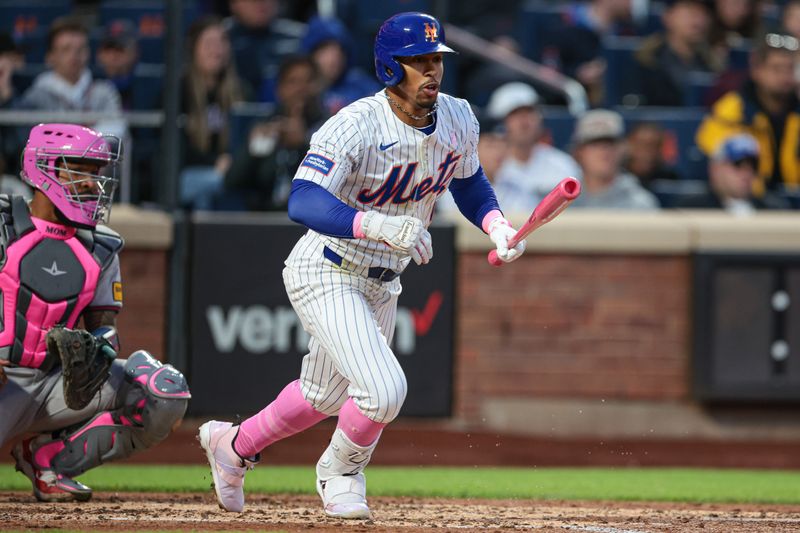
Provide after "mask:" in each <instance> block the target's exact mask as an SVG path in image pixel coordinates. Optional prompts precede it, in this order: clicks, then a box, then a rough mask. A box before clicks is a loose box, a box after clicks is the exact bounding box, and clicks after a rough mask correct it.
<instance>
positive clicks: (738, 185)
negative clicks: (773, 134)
mask: <svg viewBox="0 0 800 533" xmlns="http://www.w3.org/2000/svg"><path fill="white" fill-rule="evenodd" d="M759 159H760V149H759V146H758V142H757V141H756V140H755V138H753V137H752V136H751V135H748V134H746V133H740V134H738V135H733V136H731V137H728V138H727V139H725V140H724V141H723V142H722V143H721V144H720V146H719V148H718V149H717V151H716V152H715V153H714V155H713V157H712V158H711V159H710V161H709V164H708V185H709V190H708V192H707V193H705V194H703V195H699V196H691V197H688V198H686V199H684V200H683V201H680V202H678V205H677V207H682V208H700V209H725V210H726V211H727V212H729V213H731V214H734V215H747V214H750V213H753V212H755V211H756V210H757V209H788V208H789V207H790V206H789V203H788V202H787V201H786V200H785V199H783V198H781V197H780V196H775V195H773V194H771V193H769V192H766V193H765V194H764V195H763V196H762V197H760V198H757V197H754V196H753V183H754V182H755V181H756V180H757V179H758V173H757V172H756V170H757V169H758V164H759Z"/></svg>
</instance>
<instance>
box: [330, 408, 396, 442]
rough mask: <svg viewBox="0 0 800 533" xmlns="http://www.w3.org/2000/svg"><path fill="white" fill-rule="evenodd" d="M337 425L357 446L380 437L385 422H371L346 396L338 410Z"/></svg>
mask: <svg viewBox="0 0 800 533" xmlns="http://www.w3.org/2000/svg"><path fill="white" fill-rule="evenodd" d="M337 427H340V428H342V431H344V434H345V435H347V438H348V439H350V440H351V441H352V442H353V444H357V445H359V446H369V445H370V444H372V443H373V442H375V440H376V439H377V438H378V437H380V435H381V431H383V428H384V427H386V424H381V423H379V422H373V421H372V420H370V419H369V418H367V417H366V416H364V414H363V413H362V412H361V411H360V410H359V409H358V407H357V406H356V402H354V401H353V399H352V398H348V399H347V401H346V402H344V405H342V408H341V409H340V410H339V423H338V424H337Z"/></svg>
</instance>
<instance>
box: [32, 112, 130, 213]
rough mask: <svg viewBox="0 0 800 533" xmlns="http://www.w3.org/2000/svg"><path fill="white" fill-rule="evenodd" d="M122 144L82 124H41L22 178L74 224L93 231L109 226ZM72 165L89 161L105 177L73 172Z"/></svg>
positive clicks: (35, 132)
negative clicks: (97, 227) (76, 162)
mask: <svg viewBox="0 0 800 533" xmlns="http://www.w3.org/2000/svg"><path fill="white" fill-rule="evenodd" d="M120 148H121V145H120V142H119V139H118V138H116V137H114V136H112V135H103V134H102V133H98V132H96V131H94V130H92V129H89V128H86V127H84V126H79V125H77V124H39V125H38V126H34V127H33V128H32V129H31V132H30V135H29V136H28V143H27V144H26V145H25V149H24V150H23V152H22V172H21V173H20V175H21V177H22V179H23V180H24V181H26V182H27V183H28V184H29V185H31V186H32V187H35V188H36V189H39V190H40V191H42V193H44V195H45V196H47V197H48V198H49V199H50V201H51V202H53V204H54V205H55V206H56V209H58V211H59V212H60V213H61V214H62V215H63V216H64V218H66V219H67V220H68V221H69V222H71V223H73V224H75V225H77V226H80V227H88V228H93V227H95V226H96V225H97V223H98V222H107V221H108V215H109V212H110V210H111V202H112V200H113V197H114V190H115V189H116V187H117V183H118V182H119V180H118V179H117V178H116V176H115V175H114V171H115V170H116V166H117V162H118V161H119V159H120ZM70 161H81V162H88V163H92V164H94V165H96V166H97V167H99V168H100V172H98V173H94V172H86V171H78V170H73V169H70V167H69V165H68V164H69V162H70Z"/></svg>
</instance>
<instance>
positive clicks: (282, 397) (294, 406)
mask: <svg viewBox="0 0 800 533" xmlns="http://www.w3.org/2000/svg"><path fill="white" fill-rule="evenodd" d="M327 417H328V415H326V414H323V413H320V412H319V411H317V410H316V409H314V408H313V407H312V406H311V404H310V403H308V401H306V399H305V398H304V397H303V393H302V392H301V391H300V381H299V380H295V381H292V382H291V383H289V384H288V385H286V387H284V389H283V390H282V391H281V393H280V394H278V397H277V398H275V401H273V402H272V403H271V404H269V405H268V406H266V407H265V408H264V409H262V410H261V411H260V412H258V413H257V414H255V415H254V416H251V417H250V418H248V419H247V420H245V421H244V422H242V424H241V425H240V426H239V434H238V435H237V436H236V440H235V441H234V446H233V447H234V450H235V451H236V453H238V454H239V455H240V456H241V457H253V456H254V455H256V454H257V453H259V452H260V451H261V450H263V449H264V448H266V447H267V446H269V445H270V444H272V443H274V442H277V441H279V440H281V439H285V438H286V437H290V436H292V435H294V434H295V433H300V432H301V431H304V430H306V429H308V428H310V427H311V426H313V425H314V424H316V423H317V422H320V421H321V420H324V419H325V418H327Z"/></svg>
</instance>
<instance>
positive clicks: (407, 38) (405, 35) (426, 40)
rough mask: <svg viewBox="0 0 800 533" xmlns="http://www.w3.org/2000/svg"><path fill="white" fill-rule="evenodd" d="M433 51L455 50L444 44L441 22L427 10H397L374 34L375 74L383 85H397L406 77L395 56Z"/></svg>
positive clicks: (431, 52) (408, 55)
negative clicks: (427, 12)
mask: <svg viewBox="0 0 800 533" xmlns="http://www.w3.org/2000/svg"><path fill="white" fill-rule="evenodd" d="M434 52H450V53H455V50H453V49H452V48H450V47H449V46H447V45H446V44H445V40H444V28H442V25H441V24H439V21H438V20H436V19H435V18H434V17H432V16H430V15H426V14H425V13H416V12H409V13H398V14H397V15H394V16H392V17H390V18H388V19H387V20H386V22H384V23H383V24H382V25H381V27H380V29H379V30H378V34H377V35H376V36H375V74H377V76H378V79H379V80H381V81H382V82H383V84H384V85H386V86H392V85H397V84H398V83H400V80H402V79H403V67H402V66H401V65H400V63H399V62H398V61H397V59H395V58H397V57H410V56H421V55H424V54H433V53H434Z"/></svg>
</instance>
